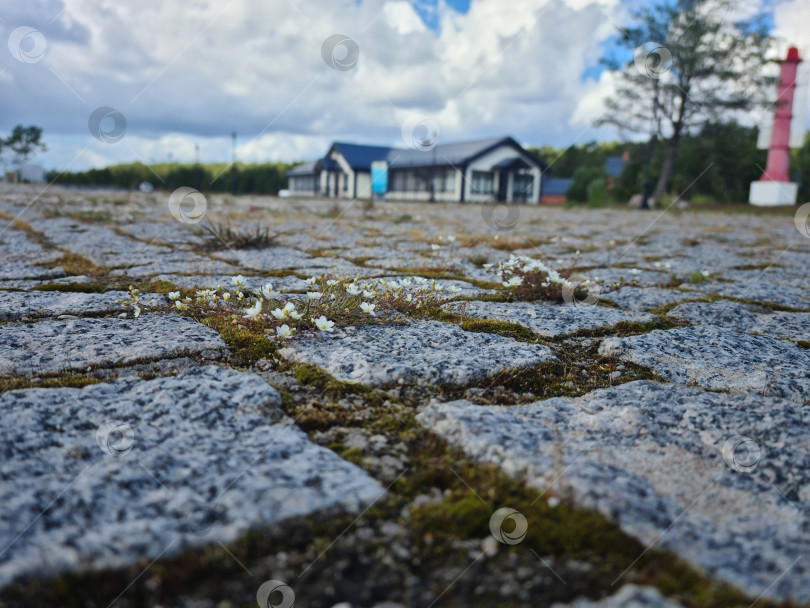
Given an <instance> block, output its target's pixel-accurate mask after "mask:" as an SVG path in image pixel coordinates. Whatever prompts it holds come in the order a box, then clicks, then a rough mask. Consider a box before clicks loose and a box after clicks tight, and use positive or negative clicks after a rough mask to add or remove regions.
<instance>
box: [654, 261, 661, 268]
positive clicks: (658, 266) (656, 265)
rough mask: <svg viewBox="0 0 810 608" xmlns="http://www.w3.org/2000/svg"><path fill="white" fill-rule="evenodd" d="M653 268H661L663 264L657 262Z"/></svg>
mask: <svg viewBox="0 0 810 608" xmlns="http://www.w3.org/2000/svg"><path fill="white" fill-rule="evenodd" d="M653 266H655V267H656V268H661V262H656V263H655V264H653Z"/></svg>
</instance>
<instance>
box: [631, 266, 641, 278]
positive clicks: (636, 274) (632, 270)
mask: <svg viewBox="0 0 810 608" xmlns="http://www.w3.org/2000/svg"><path fill="white" fill-rule="evenodd" d="M630 274H632V275H633V276H634V277H635V276H638V275H640V274H641V271H640V270H639V269H638V268H631V269H630Z"/></svg>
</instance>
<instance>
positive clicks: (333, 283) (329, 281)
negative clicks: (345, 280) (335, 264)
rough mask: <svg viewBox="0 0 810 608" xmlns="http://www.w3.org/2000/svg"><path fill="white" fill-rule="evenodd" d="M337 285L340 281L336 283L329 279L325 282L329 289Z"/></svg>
mask: <svg viewBox="0 0 810 608" xmlns="http://www.w3.org/2000/svg"><path fill="white" fill-rule="evenodd" d="M338 283H340V281H336V280H335V279H329V280H328V281H327V282H326V284H327V285H329V287H334V286H335V285H337V284H338Z"/></svg>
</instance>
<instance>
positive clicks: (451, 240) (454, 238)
mask: <svg viewBox="0 0 810 608" xmlns="http://www.w3.org/2000/svg"><path fill="white" fill-rule="evenodd" d="M447 240H448V241H450V242H451V243H455V241H456V237H455V235H453V234H448V235H447Z"/></svg>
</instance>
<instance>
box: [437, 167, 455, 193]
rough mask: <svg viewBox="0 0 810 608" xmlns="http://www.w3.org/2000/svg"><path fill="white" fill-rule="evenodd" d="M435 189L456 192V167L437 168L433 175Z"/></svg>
mask: <svg viewBox="0 0 810 608" xmlns="http://www.w3.org/2000/svg"><path fill="white" fill-rule="evenodd" d="M433 189H434V191H436V192H454V191H455V189H456V170H455V169H452V168H450V169H436V173H435V175H434V176H433Z"/></svg>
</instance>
